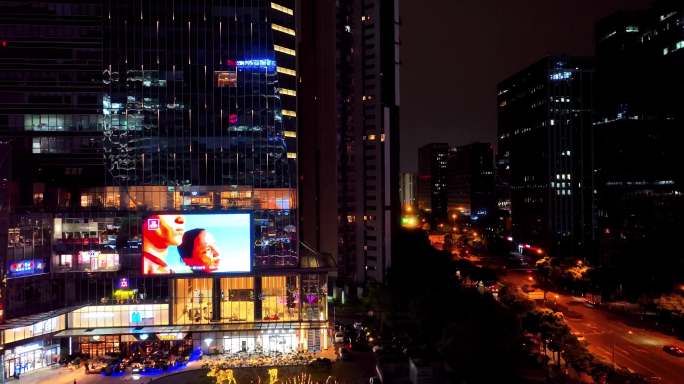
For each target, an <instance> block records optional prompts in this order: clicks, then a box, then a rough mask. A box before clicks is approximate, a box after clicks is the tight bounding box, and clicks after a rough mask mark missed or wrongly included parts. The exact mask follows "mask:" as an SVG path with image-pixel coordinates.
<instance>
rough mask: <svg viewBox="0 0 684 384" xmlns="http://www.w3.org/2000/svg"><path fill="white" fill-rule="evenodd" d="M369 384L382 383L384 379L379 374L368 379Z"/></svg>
mask: <svg viewBox="0 0 684 384" xmlns="http://www.w3.org/2000/svg"><path fill="white" fill-rule="evenodd" d="M368 383H369V384H382V380H380V377H379V376H373V377H371V378H370V379H368Z"/></svg>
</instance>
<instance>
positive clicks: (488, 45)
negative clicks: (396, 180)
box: [400, 0, 652, 171]
mask: <svg viewBox="0 0 684 384" xmlns="http://www.w3.org/2000/svg"><path fill="white" fill-rule="evenodd" d="M400 1H401V3H400V8H401V18H402V27H401V41H402V45H401V60H402V66H401V131H402V133H401V169H402V171H415V170H416V168H417V157H418V156H417V150H418V147H420V146H421V145H423V144H426V143H430V142H448V143H449V144H450V145H452V146H453V145H462V144H468V143H470V142H473V141H485V142H491V143H494V142H495V141H496V84H497V83H498V82H499V81H501V80H503V79H505V78H507V77H508V76H510V75H512V74H514V73H515V72H517V71H518V70H520V69H522V68H524V67H526V66H527V65H529V64H532V63H533V62H535V61H536V60H538V59H540V58H542V57H543V56H545V55H548V54H562V53H566V54H571V55H592V54H593V52H594V24H595V22H596V21H598V20H599V19H601V18H603V17H605V16H607V15H610V14H611V13H613V12H614V11H616V10H620V9H642V8H647V7H648V5H649V4H650V3H651V2H652V0H571V1H563V0H424V1H423V0H400Z"/></svg>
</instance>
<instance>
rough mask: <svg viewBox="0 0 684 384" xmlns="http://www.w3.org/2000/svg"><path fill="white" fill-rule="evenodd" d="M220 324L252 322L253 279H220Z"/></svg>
mask: <svg viewBox="0 0 684 384" xmlns="http://www.w3.org/2000/svg"><path fill="white" fill-rule="evenodd" d="M221 320H222V322H231V323H232V322H253V321H254V278H253V277H227V278H222V279H221Z"/></svg>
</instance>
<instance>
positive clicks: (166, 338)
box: [78, 333, 192, 358]
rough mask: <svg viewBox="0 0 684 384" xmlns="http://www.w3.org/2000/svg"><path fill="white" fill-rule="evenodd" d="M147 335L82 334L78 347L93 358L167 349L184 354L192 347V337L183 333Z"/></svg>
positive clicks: (173, 352)
mask: <svg viewBox="0 0 684 384" xmlns="http://www.w3.org/2000/svg"><path fill="white" fill-rule="evenodd" d="M147 337H149V338H148V339H146V340H141V339H140V338H139V336H138V337H136V336H134V335H114V336H81V337H79V338H78V348H79V350H80V351H81V353H83V354H85V355H87V356H89V357H91V358H94V357H101V356H107V355H112V354H121V355H122V356H131V355H134V354H141V355H144V356H146V355H150V354H152V353H153V352H155V351H167V352H169V353H171V354H173V355H176V356H182V355H183V354H187V353H188V352H189V351H190V350H191V349H192V337H191V336H186V335H185V334H183V333H173V334H164V333H160V334H150V335H148V336H147Z"/></svg>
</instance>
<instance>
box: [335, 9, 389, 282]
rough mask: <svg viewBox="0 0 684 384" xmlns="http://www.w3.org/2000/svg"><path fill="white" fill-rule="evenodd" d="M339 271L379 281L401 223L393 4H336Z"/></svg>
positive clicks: (349, 278)
mask: <svg viewBox="0 0 684 384" xmlns="http://www.w3.org/2000/svg"><path fill="white" fill-rule="evenodd" d="M336 4H337V7H336V18H337V19H336V23H335V44H336V51H337V53H336V54H337V61H336V79H335V81H336V89H337V92H336V101H335V103H336V118H337V121H336V124H335V127H336V128H335V132H329V134H330V135H336V136H337V138H338V142H337V177H338V179H337V185H338V192H337V199H338V203H337V207H338V214H337V218H338V222H339V229H338V232H339V248H338V259H337V260H338V271H339V280H340V283H341V284H342V285H347V286H349V285H360V284H365V283H367V282H372V281H377V282H381V281H383V280H384V277H385V271H386V269H387V268H388V267H389V265H390V264H391V255H392V243H393V234H395V233H396V231H397V228H398V225H399V211H400V201H399V191H398V189H397V188H396V186H397V185H398V184H399V168H398V164H399V162H398V160H399V76H400V73H399V64H400V63H399V1H398V0H391V1H380V0H371V1H360V0H342V1H338V2H336Z"/></svg>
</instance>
